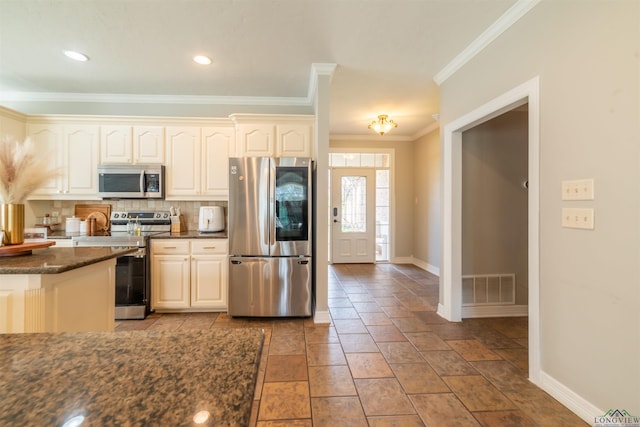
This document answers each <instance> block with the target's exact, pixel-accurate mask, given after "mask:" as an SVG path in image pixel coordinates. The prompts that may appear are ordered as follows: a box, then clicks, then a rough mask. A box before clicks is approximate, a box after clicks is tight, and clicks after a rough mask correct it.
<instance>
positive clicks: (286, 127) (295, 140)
mask: <svg viewBox="0 0 640 427" xmlns="http://www.w3.org/2000/svg"><path fill="white" fill-rule="evenodd" d="M311 131H312V126H311V125H310V124H290V123H285V124H279V125H276V141H277V145H276V157H311Z"/></svg>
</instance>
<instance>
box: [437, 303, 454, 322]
mask: <svg viewBox="0 0 640 427" xmlns="http://www.w3.org/2000/svg"><path fill="white" fill-rule="evenodd" d="M436 313H437V314H438V316H440V317H442V318H443V319H446V320H448V321H450V322H451V321H452V320H451V315H450V313H449V312H448V311H447V308H446V307H445V305H444V304H442V303H438V311H436Z"/></svg>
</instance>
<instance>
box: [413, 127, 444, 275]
mask: <svg viewBox="0 0 640 427" xmlns="http://www.w3.org/2000/svg"><path fill="white" fill-rule="evenodd" d="M413 145H414V155H413V170H414V193H415V200H414V213H413V236H414V239H413V256H414V258H415V259H416V261H417V263H418V264H419V265H420V266H422V267H423V268H427V269H428V270H430V271H432V272H435V273H437V272H438V271H439V269H440V259H441V247H440V246H441V245H440V239H441V238H442V232H441V226H442V221H441V218H440V216H441V215H440V206H441V204H440V132H439V130H435V131H433V132H430V133H428V134H426V135H424V136H422V137H420V138H419V139H418V140H417V141H415V142H414V143H413Z"/></svg>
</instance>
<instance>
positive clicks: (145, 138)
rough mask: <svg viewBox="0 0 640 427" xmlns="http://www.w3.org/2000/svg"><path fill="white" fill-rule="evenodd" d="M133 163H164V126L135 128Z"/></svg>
mask: <svg viewBox="0 0 640 427" xmlns="http://www.w3.org/2000/svg"><path fill="white" fill-rule="evenodd" d="M133 162H134V163H143V164H146V163H150V164H162V163H164V128H163V127H162V126H135V127H134V128H133Z"/></svg>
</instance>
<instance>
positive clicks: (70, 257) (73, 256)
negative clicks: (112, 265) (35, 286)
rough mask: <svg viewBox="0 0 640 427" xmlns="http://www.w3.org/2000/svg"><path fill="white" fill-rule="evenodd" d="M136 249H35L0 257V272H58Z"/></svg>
mask: <svg viewBox="0 0 640 427" xmlns="http://www.w3.org/2000/svg"><path fill="white" fill-rule="evenodd" d="M136 249H137V248H114V247H83V248H56V247H52V248H47V249H36V250H34V251H33V253H32V254H29V255H18V256H7V257H0V274H58V273H63V272H65V271H69V270H74V269H76V268H80V267H84V266H87V265H91V264H95V263H98V262H100V261H105V260H108V259H111V258H116V257H118V256H120V255H123V254H126V253H129V252H133V251H135V250H136Z"/></svg>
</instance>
